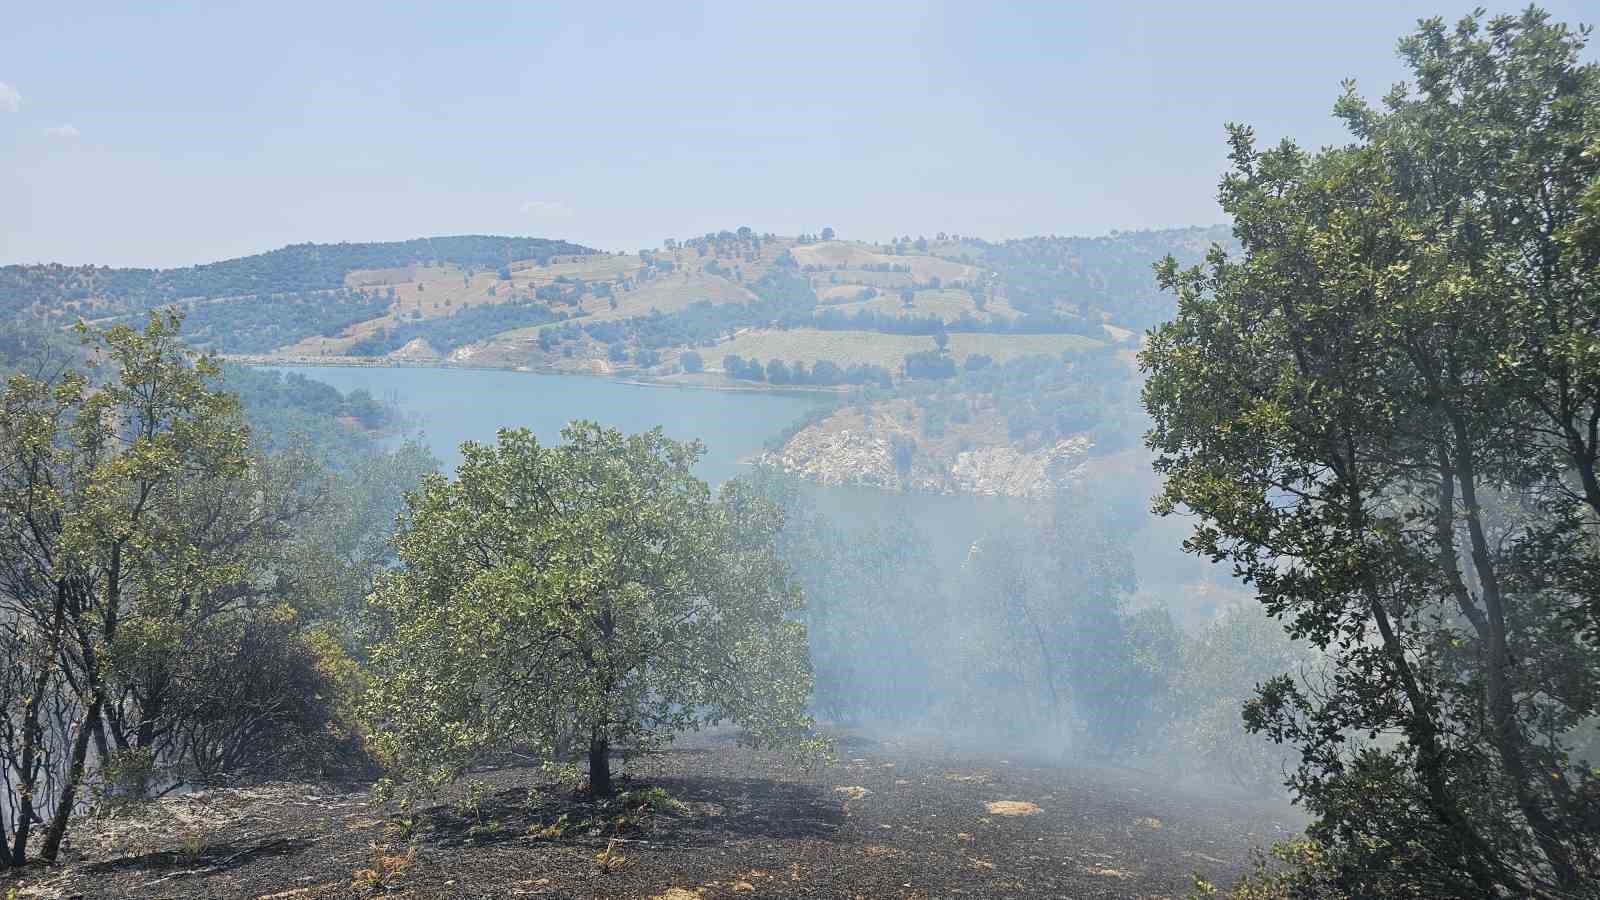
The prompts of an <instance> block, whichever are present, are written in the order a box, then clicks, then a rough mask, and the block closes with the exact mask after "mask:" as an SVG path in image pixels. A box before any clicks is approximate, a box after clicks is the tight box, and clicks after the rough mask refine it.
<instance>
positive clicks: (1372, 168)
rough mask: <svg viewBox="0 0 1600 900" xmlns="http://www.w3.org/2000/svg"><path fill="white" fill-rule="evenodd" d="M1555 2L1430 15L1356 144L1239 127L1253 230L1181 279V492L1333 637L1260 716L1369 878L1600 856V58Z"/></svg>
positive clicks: (1218, 534)
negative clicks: (1408, 74) (1260, 143)
mask: <svg viewBox="0 0 1600 900" xmlns="http://www.w3.org/2000/svg"><path fill="white" fill-rule="evenodd" d="M1586 38H1587V32H1578V31H1573V30H1571V29H1568V28H1566V27H1564V26H1562V25H1558V24H1556V23H1553V22H1551V21H1550V20H1549V18H1548V17H1547V16H1546V14H1544V13H1542V12H1540V11H1538V10H1536V9H1530V10H1528V11H1527V12H1525V13H1523V14H1521V15H1519V16H1515V17H1502V18H1494V19H1487V20H1486V19H1485V18H1484V17H1483V16H1482V14H1481V13H1480V14H1475V15H1473V16H1471V17H1468V18H1466V19H1464V20H1462V21H1461V22H1460V23H1459V24H1458V25H1456V26H1455V27H1454V28H1450V27H1447V26H1446V25H1445V24H1444V23H1443V22H1442V21H1440V20H1432V21H1428V22H1424V23H1422V25H1421V27H1420V29H1419V30H1418V31H1417V32H1416V33H1415V34H1414V35H1412V36H1410V37H1408V38H1406V39H1405V40H1403V41H1402V42H1401V44H1400V51H1401V55H1402V56H1403V58H1404V59H1405V61H1406V62H1407V63H1408V64H1409V66H1410V68H1411V70H1412V72H1413V73H1414V79H1415V81H1414V84H1412V85H1410V86H1401V87H1397V88H1395V89H1394V90H1393V91H1392V92H1391V93H1390V94H1389V95H1388V96H1386V97H1385V98H1384V101H1383V104H1382V107H1381V108H1374V107H1371V106H1369V105H1367V104H1366V103H1365V102H1363V101H1362V100H1361V99H1360V98H1359V97H1358V96H1357V94H1356V93H1355V90H1354V88H1353V86H1348V85H1347V88H1346V93H1345V95H1344V97H1343V98H1342V99H1341V100H1340V101H1339V103H1338V106H1337V112H1338V114H1339V115H1340V116H1341V117H1342V118H1343V119H1344V121H1345V122H1346V123H1347V124H1348V126H1349V128H1350V130H1351V132H1352V133H1353V135H1354V141H1353V142H1352V143H1351V144H1349V145H1348V146H1344V147H1339V148H1334V149H1329V150H1324V151H1322V152H1318V153H1310V152H1307V151H1305V150H1302V149H1301V148H1299V147H1298V146H1296V145H1294V144H1293V143H1291V142H1287V141H1286V142H1284V143H1282V144H1279V145H1278V146H1276V147H1273V148H1270V149H1265V150H1263V149H1260V148H1258V147H1257V146H1256V144H1255V140H1254V137H1253V135H1252V133H1251V131H1250V130H1249V129H1248V128H1245V127H1241V126H1230V141H1231V145H1232V155H1231V159H1232V170H1231V171H1230V172H1229V173H1228V174H1227V176H1226V177H1225V178H1224V180H1223V183H1222V188H1221V203H1222V206H1223V208H1224V210H1226V211H1227V213H1228V214H1229V215H1230V216H1231V217H1232V218H1233V221H1234V228H1235V234H1236V235H1237V237H1238V239H1239V242H1240V245H1241V246H1242V248H1243V250H1242V253H1241V254H1240V255H1239V256H1237V257H1229V256H1228V255H1227V254H1225V253H1224V252H1222V251H1221V250H1220V249H1219V250H1216V251H1214V252H1213V253H1212V254H1211V256H1210V258H1209V259H1208V260H1207V262H1206V263H1205V264H1204V265H1203V266H1201V267H1197V268H1194V269H1191V270H1186V271H1182V270H1179V269H1178V267H1177V266H1176V265H1175V264H1174V263H1172V262H1171V261H1170V260H1169V261H1168V262H1167V263H1166V264H1165V265H1164V266H1162V267H1161V269H1160V273H1159V274H1160V281H1161V283H1162V284H1163V286H1165V287H1167V288H1169V289H1171V290H1174V291H1175V292H1176V293H1177V294H1178V295H1179V299H1180V308H1179V311H1178V315H1177V318H1176V320H1175V321H1172V322H1169V323H1167V324H1166V325H1164V326H1162V327H1160V328H1159V329H1157V330H1156V331H1155V332H1154V333H1153V334H1152V335H1151V337H1150V341H1149V344H1148V347H1147V349H1146V350H1145V351H1144V353H1143V357H1142V362H1143V366H1144V368H1145V369H1146V371H1147V372H1148V373H1149V376H1150V377H1149V381H1148V384H1147V386H1146V390H1145V402H1146V405H1147V407H1148V409H1149V411H1150V414H1151V415H1152V417H1153V418H1154V423H1155V426H1154V429H1153V430H1152V431H1151V433H1150V436H1149V442H1150V445H1151V446H1152V448H1154V449H1155V450H1156V451H1157V453H1158V456H1159V459H1158V468H1159V469H1160V470H1161V471H1162V472H1163V473H1164V474H1165V475H1166V476H1167V482H1166V488H1165V494H1164V497H1163V499H1162V504H1163V506H1164V508H1165V509H1167V510H1169V511H1170V510H1176V509H1180V508H1181V509H1186V510H1189V511H1192V512H1194V513H1197V514H1198V516H1199V519H1200V522H1199V525H1198V527H1197V529H1196V530H1195V532H1194V536H1193V537H1192V538H1191V540H1190V542H1189V546H1190V548H1191V549H1192V550H1194V551H1195V552H1198V553H1202V554H1207V555H1210V556H1211V557H1213V558H1215V559H1217V560H1227V561H1229V562H1231V563H1232V564H1233V565H1234V566H1235V567H1236V568H1237V570H1238V571H1239V572H1240V573H1242V574H1243V575H1244V576H1246V577H1247V578H1248V579H1249V580H1251V581H1252V582H1253V583H1254V585H1255V587H1256V589H1257V591H1258V594H1259V598H1260V600H1261V602H1262V604H1263V605H1264V606H1265V608H1266V609H1267V611H1268V612H1270V613H1271V614H1273V615H1275V616H1278V617H1279V618H1281V619H1282V620H1283V622H1284V624H1285V627H1286V628H1287V629H1288V630H1289V631H1290V632H1291V633H1292V634H1293V635H1294V636H1296V637H1300V638H1304V639H1307V640H1309V641H1311V642H1313V643H1315V644H1316V645H1317V646H1319V647H1321V648H1323V649H1324V650H1326V651H1327V653H1328V658H1329V664H1328V667H1327V669H1326V671H1324V672H1321V673H1317V674H1316V676H1315V677H1313V678H1311V679H1305V680H1293V679H1289V678H1279V679H1274V680H1272V681H1269V682H1267V683H1265V684H1264V685H1262V687H1261V689H1260V696H1259V697H1258V698H1257V699H1256V700H1254V701H1252V702H1251V703H1250V704H1249V705H1248V706H1247V708H1246V711H1245V715H1246V721H1247V723H1248V724H1249V726H1250V727H1251V728H1252V729H1256V730H1260V731H1265V732H1267V733H1268V734H1270V735H1271V736H1273V737H1275V738H1277V739H1279V740H1281V741H1286V742H1290V743H1292V744H1294V745H1296V746H1298V747H1299V749H1301V750H1302V751H1303V753H1304V764H1303V765H1302V766H1301V767H1300V768H1299V770H1298V771H1297V772H1296V773H1294V774H1293V775H1292V777H1291V787H1292V788H1293V789H1294V791H1295V792H1296V793H1297V795H1298V796H1299V798H1300V799H1301V800H1302V801H1303V802H1304V803H1305V804H1306V806H1307V807H1308V808H1309V809H1310V810H1311V811H1312V812H1313V813H1314V814H1315V815H1316V816H1317V817H1318V820H1317V822H1316V824H1315V825H1314V827H1313V828H1312V830H1311V835H1312V837H1313V838H1314V839H1315V840H1316V841H1318V842H1319V843H1320V844H1321V845H1323V847H1324V849H1325V850H1326V851H1327V853H1328V859H1329V861H1330V864H1331V869H1332V870H1333V871H1335V872H1337V877H1338V879H1339V880H1340V885H1339V886H1340V888H1341V889H1342V890H1344V891H1346V892H1348V893H1350V894H1354V895H1360V896H1373V895H1383V896H1391V895H1393V896H1400V895H1405V896H1479V897H1481V896H1490V895H1514V896H1534V895H1538V896H1573V895H1575V894H1576V893H1577V892H1578V891H1579V890H1580V889H1581V887H1582V886H1583V885H1589V886H1590V887H1592V886H1593V884H1595V883H1596V879H1600V816H1597V814H1596V810H1597V809H1600V777H1597V776H1600V773H1597V770H1596V769H1595V768H1594V767H1593V766H1594V763H1595V762H1596V761H1597V760H1594V759H1593V758H1592V757H1591V758H1590V759H1587V760H1586V759H1584V758H1582V757H1581V756H1580V751H1581V752H1582V754H1583V755H1585V756H1586V755H1588V754H1589V753H1592V752H1593V751H1594V750H1595V749H1596V748H1597V745H1600V742H1597V741H1596V739H1595V721H1596V720H1595V714H1596V711H1597V710H1596V702H1597V698H1600V652H1597V650H1600V640H1597V639H1600V629H1597V625H1600V618H1597V604H1600V553H1597V547H1600V525H1597V523H1600V482H1597V480H1596V457H1597V453H1600V433H1597V432H1600V277H1597V275H1596V263H1597V260H1600V255H1597V254H1600V240H1597V239H1596V238H1597V233H1600V232H1597V213H1600V180H1597V177H1600V67H1597V66H1595V65H1594V64H1592V63H1583V62H1582V61H1581V59H1580V53H1581V51H1582V49H1583V47H1584V42H1585V40H1586Z"/></svg>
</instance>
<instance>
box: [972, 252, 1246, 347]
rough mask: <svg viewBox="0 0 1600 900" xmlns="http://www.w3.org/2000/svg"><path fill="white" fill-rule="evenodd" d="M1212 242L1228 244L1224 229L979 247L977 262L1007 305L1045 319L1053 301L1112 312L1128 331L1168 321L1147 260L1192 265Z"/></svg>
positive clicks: (1169, 306) (1167, 301)
mask: <svg viewBox="0 0 1600 900" xmlns="http://www.w3.org/2000/svg"><path fill="white" fill-rule="evenodd" d="M1214 243H1221V244H1231V241H1230V240H1229V235H1228V230H1227V228H1226V227H1222V226H1213V227H1210V228H1179V229H1173V230H1170V231H1124V232H1115V233H1113V234H1111V235H1110V236H1107V237H1096V238H1054V237H1051V238H1045V237H1037V238H1023V239H1020V240H1011V241H1005V242H1003V243H998V244H987V243H984V244H981V246H982V248H983V255H982V257H981V259H982V261H983V264H984V265H986V266H989V267H990V268H992V269H993V270H994V271H995V274H996V275H997V276H998V277H999V279H1000V283H1001V284H1002V286H1003V293H1004V295H1005V297H1006V299H1007V300H1008V301H1009V302H1010V304H1011V305H1012V307H1014V308H1015V309H1018V310H1021V311H1023V312H1037V313H1049V312H1050V311H1051V310H1052V309H1053V308H1054V306H1055V304H1056V303H1058V302H1067V303H1072V304H1076V305H1079V306H1081V307H1083V309H1084V311H1085V312H1086V313H1087V312H1088V311H1090V310H1101V311H1104V312H1107V313H1110V314H1111V320H1112V321H1113V322H1116V323H1117V324H1119V325H1123V326H1125V327H1127V328H1132V329H1143V328H1148V327H1150V326H1152V325H1155V324H1157V323H1159V322H1161V321H1163V320H1165V319H1167V318H1168V317H1170V316H1171V315H1172V311H1173V306H1172V301H1171V300H1170V299H1168V298H1167V297H1164V296H1163V295H1162V294H1161V292H1159V291H1157V290H1154V289H1153V288H1152V286H1151V284H1150V281H1149V278H1148V276H1147V275H1146V274H1145V272H1146V271H1148V270H1147V269H1145V266H1147V265H1149V263H1150V261H1151V260H1156V259H1160V258H1162V257H1165V256H1172V257H1174V258H1177V259H1179V260H1180V261H1181V262H1182V263H1184V264H1193V263H1195V262H1198V261H1199V260H1200V259H1201V257H1202V255H1203V254H1204V253H1205V251H1206V249H1207V248H1208V247H1209V246H1211V245H1212V244H1214Z"/></svg>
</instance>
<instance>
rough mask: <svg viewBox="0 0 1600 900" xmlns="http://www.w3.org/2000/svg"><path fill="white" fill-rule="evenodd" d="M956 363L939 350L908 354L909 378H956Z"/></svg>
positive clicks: (907, 373)
mask: <svg viewBox="0 0 1600 900" xmlns="http://www.w3.org/2000/svg"><path fill="white" fill-rule="evenodd" d="M955 374H956V364H955V363H954V362H951V361H950V357H948V356H945V355H944V354H943V353H940V352H939V351H937V350H923V351H921V352H919V353H909V354H907V355H906V377H907V378H954V377H955Z"/></svg>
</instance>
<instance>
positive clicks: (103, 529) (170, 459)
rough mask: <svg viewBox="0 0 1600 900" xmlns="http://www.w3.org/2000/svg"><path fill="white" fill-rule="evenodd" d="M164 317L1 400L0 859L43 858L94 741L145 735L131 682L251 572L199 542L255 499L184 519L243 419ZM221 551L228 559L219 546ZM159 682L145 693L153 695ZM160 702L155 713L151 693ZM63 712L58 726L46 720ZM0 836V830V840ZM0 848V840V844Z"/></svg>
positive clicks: (229, 525) (225, 529)
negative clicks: (4, 822)
mask: <svg viewBox="0 0 1600 900" xmlns="http://www.w3.org/2000/svg"><path fill="white" fill-rule="evenodd" d="M179 326H180V320H179V318H178V317H177V316H176V315H170V314H168V315H153V316H152V317H151V319H150V321H149V324H148V325H147V326H146V328H145V329H144V330H142V331H139V330H134V329H132V328H128V327H126V326H118V327H115V328H112V329H110V330H109V331H107V332H105V333H103V334H95V333H90V332H88V331H87V330H85V331H84V335H85V340H86V341H87V342H89V343H91V344H93V345H95V347H96V348H97V350H99V351H101V352H102V353H103V356H104V359H103V361H102V362H103V364H104V367H105V369H107V370H108V371H109V372H110V373H111V374H110V376H109V378H108V379H107V380H106V381H104V382H103V383H100V384H92V383H91V382H90V380H89V379H88V378H87V377H85V376H83V375H81V374H79V373H77V372H73V371H66V372H62V373H60V374H57V375H55V376H53V377H50V378H36V377H30V376H25V375H17V376H13V377H12V378H11V379H10V380H9V381H8V382H7V384H6V387H5V391H4V394H3V397H0V631H3V632H4V635H5V643H6V647H5V649H6V651H7V655H6V656H5V657H4V658H3V660H0V662H3V664H4V666H5V667H6V670H7V672H6V678H5V681H7V682H8V683H9V684H10V685H11V686H12V687H13V688H16V687H18V686H19V685H20V686H24V689H23V690H21V691H20V692H17V693H16V694H15V699H17V700H19V701H20V705H19V706H14V707H11V708H9V710H8V717H7V721H6V728H5V730H4V733H3V734H0V738H3V740H0V745H3V746H0V754H3V755H4V756H5V757H6V759H5V762H6V764H7V768H8V772H7V778H6V788H7V789H8V795H7V796H6V797H5V802H4V803H3V804H0V806H3V807H4V808H5V809H7V810H8V811H9V812H10V813H11V814H12V818H11V822H10V823H9V825H10V847H9V848H7V851H6V852H4V853H0V863H6V864H11V865H22V864H23V863H24V862H25V861H26V860H27V854H28V849H29V848H28V842H29V834H30V831H31V830H32V823H33V822H34V821H35V820H38V821H43V822H44V823H45V825H44V831H43V836H42V844H41V846H40V849H39V855H40V856H41V857H43V858H44V859H47V860H50V859H54V858H55V856H56V854H57V852H58V850H59V848H60V846H61V842H62V840H63V839H64V837H65V835H66V832H67V827H68V823H69V819H70V817H71V815H72V813H73V811H74V809H75V808H77V806H78V804H79V801H80V799H81V798H80V791H81V789H82V787H83V782H84V777H85V774H86V772H87V770H88V762H89V749H90V745H91V740H93V741H94V743H96V744H97V745H98V746H99V752H100V756H101V758H102V759H105V758H107V757H108V755H109V752H108V750H107V749H106V743H107V732H110V734H111V736H112V738H113V739H114V740H115V741H116V744H117V747H118V749H124V748H127V747H130V746H133V745H135V744H137V743H141V742H142V744H143V746H145V747H151V746H153V744H154V743H155V741H156V739H157V737H158V736H159V735H158V734H157V733H155V731H154V728H155V724H156V723H157V722H158V721H160V720H161V711H160V709H159V704H160V702H161V701H160V700H154V701H153V700H152V697H151V695H149V694H147V693H143V692H141V691H140V690H139V689H140V688H151V687H156V688H163V687H165V686H166V685H167V684H168V682H166V681H165V680H164V679H160V678H157V679H155V680H154V681H152V680H149V679H147V678H146V676H148V675H150V674H151V673H152V672H153V671H155V670H156V669H159V668H161V665H162V663H163V662H164V661H165V660H166V659H167V658H168V656H166V655H165V654H167V653H169V652H170V651H172V650H173V649H174V648H175V647H176V646H177V645H178V644H179V643H181V635H182V634H183V633H184V632H185V631H186V627H185V623H190V624H192V623H194V622H195V621H197V620H198V619H200V618H203V617H205V616H206V615H209V614H210V613H213V612H215V611H217V610H218V609H219V608H221V607H222V606H224V605H226V604H228V603H229V602H230V601H231V600H232V599H233V598H237V597H240V596H243V595H244V594H246V593H248V579H247V577H246V576H247V573H248V571H249V566H248V564H247V563H246V562H244V561H241V560H239V559H228V558H221V557H220V556H219V555H218V554H216V553H213V552H211V551H212V549H213V547H212V546H210V545H208V544H207V540H208V539H218V540H221V541H222V542H223V543H224V544H226V545H230V546H236V545H235V542H236V541H238V542H248V541H251V540H252V539H253V537H255V535H253V534H241V533H240V531H239V530H238V529H240V528H242V529H243V530H244V531H246V532H248V531H249V530H250V528H251V526H249V525H247V524H244V522H243V520H246V519H250V518H253V517H257V516H259V515H260V514H261V510H262V507H260V506H257V505H256V504H255V502H254V501H255V500H256V499H258V494H256V493H255V492H252V491H243V492H241V493H240V494H236V495H234V496H233V498H232V500H233V501H235V503H233V504H222V505H218V506H212V507H211V508H212V510H213V511H214V512H218V513H220V514H222V518H223V519H224V520H225V522H221V523H218V522H210V523H208V522H203V521H197V520H195V519H194V518H192V517H191V515H190V514H191V513H193V512H195V511H196V510H198V509H201V508H205V507H207V506H211V504H212V502H213V501H215V500H217V499H218V498H219V495H218V494H217V493H215V492H212V491H210V490H208V489H207V488H206V487H197V485H208V486H211V487H215V486H217V485H221V484H226V485H230V486H236V485H238V483H239V479H241V478H244V477H246V476H247V474H248V470H249V459H248V455H247V441H246V431H245V428H244V426H243V424H242V421H241V420H240V418H239V415H238V409H237V404H236V402H235V401H234V400H233V398H232V397H230V396H228V395H226V394H223V393H221V392H220V391H216V390H214V389H213V388H212V387H211V386H210V385H211V382H212V381H214V380H215V379H216V378H217V377H218V375H219V372H218V369H217V367H216V365H215V363H214V362H212V361H211V360H210V359H208V358H205V357H199V358H197V357H195V356H194V355H193V354H192V353H191V352H189V351H187V350H186V349H184V348H183V346H182V344H181V343H180V342H179V340H178V334H179ZM230 555H231V554H230ZM158 693H159V691H158ZM152 702H154V703H156V704H157V708H156V709H152V707H151V703H152ZM57 714H60V715H63V716H64V717H65V721H67V722H69V723H70V725H69V726H68V727H67V728H66V730H65V733H64V734H61V733H52V732H50V731H49V726H48V721H47V716H52V715H57ZM5 837H6V835H5V834H4V830H3V829H0V839H4V838H5ZM0 843H3V840H0Z"/></svg>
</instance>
